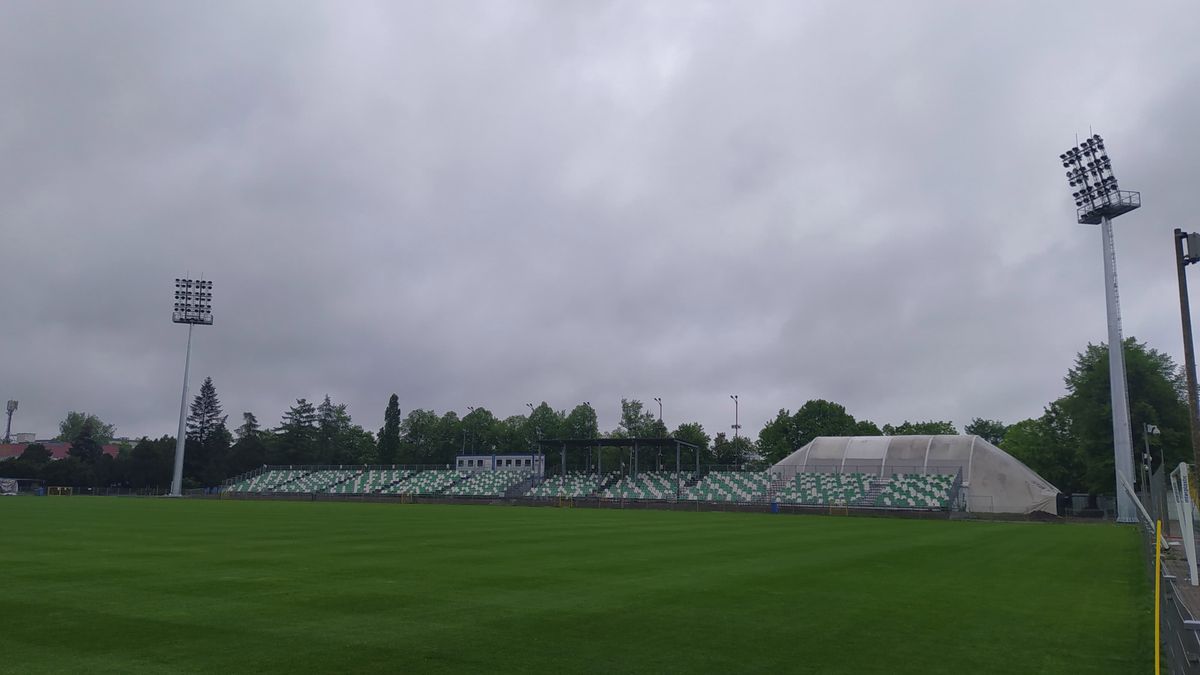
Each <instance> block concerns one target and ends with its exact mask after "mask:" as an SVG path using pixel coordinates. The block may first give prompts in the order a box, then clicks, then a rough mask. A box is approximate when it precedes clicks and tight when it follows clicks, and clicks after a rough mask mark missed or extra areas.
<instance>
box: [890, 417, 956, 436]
mask: <svg viewBox="0 0 1200 675" xmlns="http://www.w3.org/2000/svg"><path fill="white" fill-rule="evenodd" d="M957 433H958V429H956V428H955V426H954V423H953V422H946V421H942V420H928V421H925V422H909V421H908V420H904V421H903V422H902V423H900V424H898V425H894V426H893V425H891V424H885V425H883V435H884V436H940V435H950V436H953V435H955V434H957Z"/></svg>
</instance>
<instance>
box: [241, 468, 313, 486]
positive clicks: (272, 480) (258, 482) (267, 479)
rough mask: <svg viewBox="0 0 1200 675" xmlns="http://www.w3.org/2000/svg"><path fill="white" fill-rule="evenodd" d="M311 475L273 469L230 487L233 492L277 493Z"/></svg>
mask: <svg viewBox="0 0 1200 675" xmlns="http://www.w3.org/2000/svg"><path fill="white" fill-rule="evenodd" d="M309 473H312V472H311V471H310V470H307V469H292V468H287V469H271V470H268V471H264V472H262V473H260V474H258V475H257V476H253V477H251V478H249V479H246V480H243V481H241V482H238V483H235V484H234V485H233V486H231V487H230V491H231V492H277V491H279V490H280V487H281V486H283V485H286V484H288V483H290V482H292V481H294V480H297V479H299V478H303V477H304V476H307V475H308V474H309Z"/></svg>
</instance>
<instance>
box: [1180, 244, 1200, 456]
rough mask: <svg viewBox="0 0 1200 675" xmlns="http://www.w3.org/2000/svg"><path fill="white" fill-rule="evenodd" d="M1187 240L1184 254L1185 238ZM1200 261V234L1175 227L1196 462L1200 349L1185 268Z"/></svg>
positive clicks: (1199, 446)
mask: <svg viewBox="0 0 1200 675" xmlns="http://www.w3.org/2000/svg"><path fill="white" fill-rule="evenodd" d="M1185 240H1186V241H1187V253H1186V254H1184V251H1183V242H1184V241H1185ZM1194 262H1200V234H1196V233H1194V232H1192V233H1185V232H1184V231H1183V230H1180V229H1179V228H1175V268H1176V271H1177V272H1178V274H1179V319H1180V322H1181V323H1182V324H1183V369H1184V372H1185V373H1186V374H1187V389H1188V391H1187V394H1188V426H1190V427H1191V429H1192V462H1193V463H1200V408H1197V403H1196V352H1195V349H1194V348H1193V346H1192V309H1191V305H1190V303H1189V302H1188V288H1187V274H1186V273H1185V272H1184V268H1185V267H1186V266H1188V265H1190V264H1192V263H1194Z"/></svg>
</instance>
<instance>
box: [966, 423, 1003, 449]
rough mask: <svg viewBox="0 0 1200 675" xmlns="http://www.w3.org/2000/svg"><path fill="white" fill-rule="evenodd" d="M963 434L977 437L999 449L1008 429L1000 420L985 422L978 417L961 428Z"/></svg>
mask: <svg viewBox="0 0 1200 675" xmlns="http://www.w3.org/2000/svg"><path fill="white" fill-rule="evenodd" d="M963 433H965V434H968V435H971V436H978V437H980V438H982V439H983V440H985V441H987V442H988V443H991V444H992V445H995V446H997V447H1000V445H1001V443H1003V442H1004V435H1005V434H1006V433H1008V427H1007V426H1005V424H1004V423H1003V422H1001V421H1000V420H985V419H982V418H979V417H976V418H975V419H973V420H971V423H970V424H968V425H967V426H965V427H963Z"/></svg>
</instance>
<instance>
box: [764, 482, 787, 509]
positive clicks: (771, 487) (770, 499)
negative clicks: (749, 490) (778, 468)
mask: <svg viewBox="0 0 1200 675" xmlns="http://www.w3.org/2000/svg"><path fill="white" fill-rule="evenodd" d="M787 484H788V481H786V480H784V479H782V478H772V479H771V482H769V483H767V503H768V504H774V503H775V497H776V496H777V495H778V494H779V493H780V492H781V491H783V489H784V488H786V487H787Z"/></svg>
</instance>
